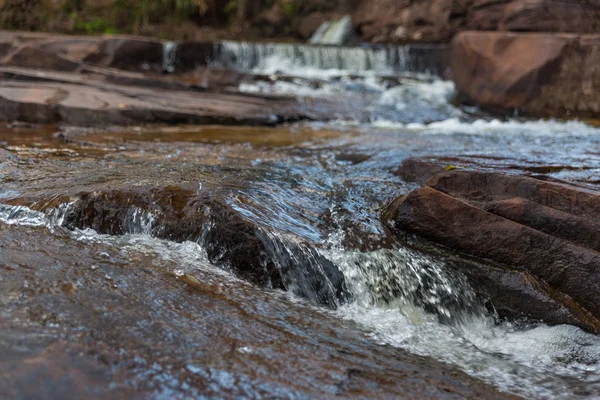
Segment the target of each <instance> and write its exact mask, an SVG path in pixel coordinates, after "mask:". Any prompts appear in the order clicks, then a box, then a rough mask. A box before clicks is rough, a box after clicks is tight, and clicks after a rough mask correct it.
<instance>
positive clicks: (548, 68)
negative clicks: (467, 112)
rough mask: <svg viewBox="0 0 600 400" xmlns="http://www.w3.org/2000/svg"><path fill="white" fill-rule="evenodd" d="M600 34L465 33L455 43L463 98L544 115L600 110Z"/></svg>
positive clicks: (589, 113)
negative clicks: (599, 94) (599, 93)
mask: <svg viewBox="0 0 600 400" xmlns="http://www.w3.org/2000/svg"><path fill="white" fill-rule="evenodd" d="M598 65H600V35H583V36H579V35H571V34H542V33H540V34H515V33H493V32H463V33H461V34H459V35H457V36H456V37H455V38H454V41H453V42H452V70H453V78H454V81H455V83H456V89H457V92H458V95H459V97H460V98H461V100H463V101H466V102H470V103H474V104H477V105H481V106H483V107H484V108H488V109H492V110H498V111H511V110H514V109H519V110H523V111H525V112H526V113H529V114H533V115H538V116H565V115H579V116H598V115H600V96H598V95H597V94H598V92H599V91H600V68H599V67H598Z"/></svg>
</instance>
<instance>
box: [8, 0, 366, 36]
mask: <svg viewBox="0 0 600 400" xmlns="http://www.w3.org/2000/svg"><path fill="white" fill-rule="evenodd" d="M352 2H355V0H0V29H8V30H34V31H35V30H37V31H50V32H63V33H77V34H102V33H109V34H110V33H131V34H141V35H150V36H158V37H163V36H174V35H177V32H179V31H181V30H182V29H184V28H186V29H187V28H190V29H196V30H198V29H199V28H204V27H210V28H213V29H222V30H225V31H227V30H229V31H232V32H237V33H240V32H242V31H244V32H247V31H248V29H253V28H254V29H256V30H257V31H268V32H271V33H272V34H275V33H279V34H281V33H290V32H292V31H293V28H294V27H295V26H296V24H297V21H298V19H299V18H298V17H299V16H301V15H306V14H308V13H310V12H313V11H327V10H336V9H339V7H348V4H351V3H352ZM344 5H345V6H344ZM262 14H266V15H268V16H269V17H268V18H261V15H262ZM273 18H275V22H274V20H273ZM261 24H262V25H261ZM265 27H267V28H268V29H263V28H265ZM174 32H175V33H174Z"/></svg>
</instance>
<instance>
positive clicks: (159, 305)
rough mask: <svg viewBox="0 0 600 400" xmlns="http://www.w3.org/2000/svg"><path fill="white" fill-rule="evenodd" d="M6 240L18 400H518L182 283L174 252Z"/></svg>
mask: <svg viewBox="0 0 600 400" xmlns="http://www.w3.org/2000/svg"><path fill="white" fill-rule="evenodd" d="M0 237H2V241H1V242H0V271H1V273H2V279H1V280H0V304H2V314H1V315H0V323H1V324H2V330H1V331H0V354H1V355H2V356H1V357H0V375H1V376H2V378H1V379H0V392H1V393H2V394H3V395H6V396H7V397H10V398H19V396H21V397H23V398H24V397H26V398H65V397H67V398H68V397H73V396H75V397H78V398H88V397H90V396H91V393H92V394H93V397H94V398H98V399H115V398H134V399H137V398H140V399H142V398H149V397H150V398H152V397H156V396H157V395H161V394H167V396H168V397H169V398H190V397H194V398H198V397H202V396H206V397H223V396H225V397H231V398H240V397H256V396H258V397H284V398H288V397H289V398H291V397H298V396H300V397H310V398H317V397H335V396H342V397H368V394H372V393H373V388H374V387H376V390H377V394H378V395H379V396H381V397H385V398H388V397H389V398H401V397H411V398H419V399H429V398H431V399H433V398H437V399H439V398H442V399H458V398H473V399H475V398H486V399H504V398H515V397H514V396H510V395H506V394H502V393H499V392H498V391H496V390H495V389H493V388H491V387H490V386H488V385H486V384H484V383H482V382H481V381H479V380H477V379H475V378H471V377H469V376H467V375H466V374H465V373H463V372H461V371H459V370H457V369H456V368H455V367H452V366H450V365H448V364H445V363H441V362H439V361H436V360H433V359H429V358H425V357H420V356H415V355H411V354H409V353H407V352H406V351H404V350H401V349H397V348H393V347H391V346H381V345H378V344H377V343H375V341H372V340H370V339H368V338H366V337H365V335H364V333H362V332H361V331H360V330H357V329H356V328H353V327H351V326H348V324H347V323H344V322H342V321H340V320H339V319H338V318H335V317H332V316H329V315H327V314H326V313H322V312H318V311H315V310H314V309H312V308H311V307H306V306H303V305H302V304H298V303H297V302H293V301H290V300H289V299H287V298H285V296H278V295H277V294H276V293H275V294H271V293H269V294H268V295H265V293H264V291H261V290H259V289H256V288H252V287H248V285H245V284H241V283H239V282H237V281H235V280H228V279H226V278H224V277H223V276H220V275H218V274H215V273H214V272H211V270H210V269H205V268H196V267H194V268H190V271H189V272H188V273H185V274H183V275H179V276H178V274H175V273H174V272H173V270H174V269H176V268H181V263H179V262H175V261H171V260H169V257H168V254H161V253H163V252H165V249H164V248H157V249H153V248H152V247H148V246H147V247H144V246H143V244H136V245H127V244H125V247H122V246H121V245H119V244H111V243H110V242H102V241H97V240H92V241H89V242H85V244H83V243H82V241H80V240H76V239H74V238H71V237H70V236H69V235H68V234H63V233H60V232H56V233H54V234H51V233H50V232H48V231H47V230H45V229H42V228H26V227H19V226H7V225H3V224H0ZM24 243H26V244H27V245H25V246H24V245H23V244H24ZM124 251H126V253H127V257H124V256H123V254H124V253H123V252H124ZM174 254H176V253H174ZM109 278H110V279H109ZM25 282H26V284H25ZM67 287H72V288H73V289H72V290H64V289H65V288H67ZM49 318H50V319H49ZM44 320H46V321H47V322H46V323H44ZM323 371H327V373H323ZM349 371H353V372H349ZM224 377H225V378H224ZM407 377H408V378H407ZM229 379H233V380H235V382H238V383H239V384H236V385H230V384H229V383H228V382H229ZM32 382H35V384H32Z"/></svg>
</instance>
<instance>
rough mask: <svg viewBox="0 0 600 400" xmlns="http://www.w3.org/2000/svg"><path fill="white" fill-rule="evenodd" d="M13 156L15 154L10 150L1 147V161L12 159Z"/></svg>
mask: <svg viewBox="0 0 600 400" xmlns="http://www.w3.org/2000/svg"><path fill="white" fill-rule="evenodd" d="M13 157H14V155H13V154H12V153H11V152H10V151H8V150H4V149H0V163H2V162H5V161H7V160H10V159H11V158H13Z"/></svg>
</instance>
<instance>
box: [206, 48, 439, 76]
mask: <svg viewBox="0 0 600 400" xmlns="http://www.w3.org/2000/svg"><path fill="white" fill-rule="evenodd" d="M446 50H447V47H446V46H444V45H419V46H410V45H406V46H380V47H371V46H354V47H351V46H318V45H310V44H288V43H249V42H233V41H224V42H220V43H217V44H215V49H214V54H213V57H212V59H211V60H210V64H211V65H212V66H215V67H223V68H233V69H237V70H240V71H254V72H259V73H268V74H271V73H275V72H281V71H283V72H285V71H286V70H288V69H294V68H296V69H318V70H339V71H345V72H350V73H356V74H358V73H362V72H373V73H377V74H395V73H398V72H430V73H433V74H438V75H442V74H443V73H444V70H445V67H446V65H447V62H446V61H447V60H446V59H445V54H446Z"/></svg>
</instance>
